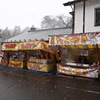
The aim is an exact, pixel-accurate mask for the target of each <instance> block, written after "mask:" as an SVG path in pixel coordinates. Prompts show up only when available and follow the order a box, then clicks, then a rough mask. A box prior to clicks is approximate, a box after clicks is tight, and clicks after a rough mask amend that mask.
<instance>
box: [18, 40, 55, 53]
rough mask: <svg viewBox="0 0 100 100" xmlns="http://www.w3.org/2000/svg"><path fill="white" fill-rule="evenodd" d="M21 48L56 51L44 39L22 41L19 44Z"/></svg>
mask: <svg viewBox="0 0 100 100" xmlns="http://www.w3.org/2000/svg"><path fill="white" fill-rule="evenodd" d="M19 50H43V51H46V52H49V53H54V51H53V50H52V49H51V48H50V47H49V45H48V43H47V42H44V41H31V42H22V43H20V44H19Z"/></svg>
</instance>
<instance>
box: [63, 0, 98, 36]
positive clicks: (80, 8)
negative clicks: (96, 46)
mask: <svg viewBox="0 0 100 100" xmlns="http://www.w3.org/2000/svg"><path fill="white" fill-rule="evenodd" d="M64 6H71V7H72V8H73V20H74V23H73V33H75V34H76V33H91V32H92V33H93V32H100V0H74V1H71V2H67V3H64Z"/></svg>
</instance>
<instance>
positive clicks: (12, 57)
mask: <svg viewBox="0 0 100 100" xmlns="http://www.w3.org/2000/svg"><path fill="white" fill-rule="evenodd" d="M18 48H19V43H3V45H2V51H3V52H4V61H5V63H6V66H11V67H17V68H25V67H26V65H25V63H26V61H25V53H24V52H22V51H18Z"/></svg>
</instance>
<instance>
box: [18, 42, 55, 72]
mask: <svg viewBox="0 0 100 100" xmlns="http://www.w3.org/2000/svg"><path fill="white" fill-rule="evenodd" d="M19 50H20V51H27V69H29V70H34V71H41V72H51V71H52V70H53V68H54V67H55V59H54V52H53V51H52V49H51V48H50V47H49V46H48V43H46V42H44V41H30V42H22V43H20V45H19Z"/></svg>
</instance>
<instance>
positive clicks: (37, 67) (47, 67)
mask: <svg viewBox="0 0 100 100" xmlns="http://www.w3.org/2000/svg"><path fill="white" fill-rule="evenodd" d="M27 67H28V69H29V70H34V71H41V72H50V71H52V70H53V67H54V64H53V63H52V64H42V63H30V62H28V63H27Z"/></svg>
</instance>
